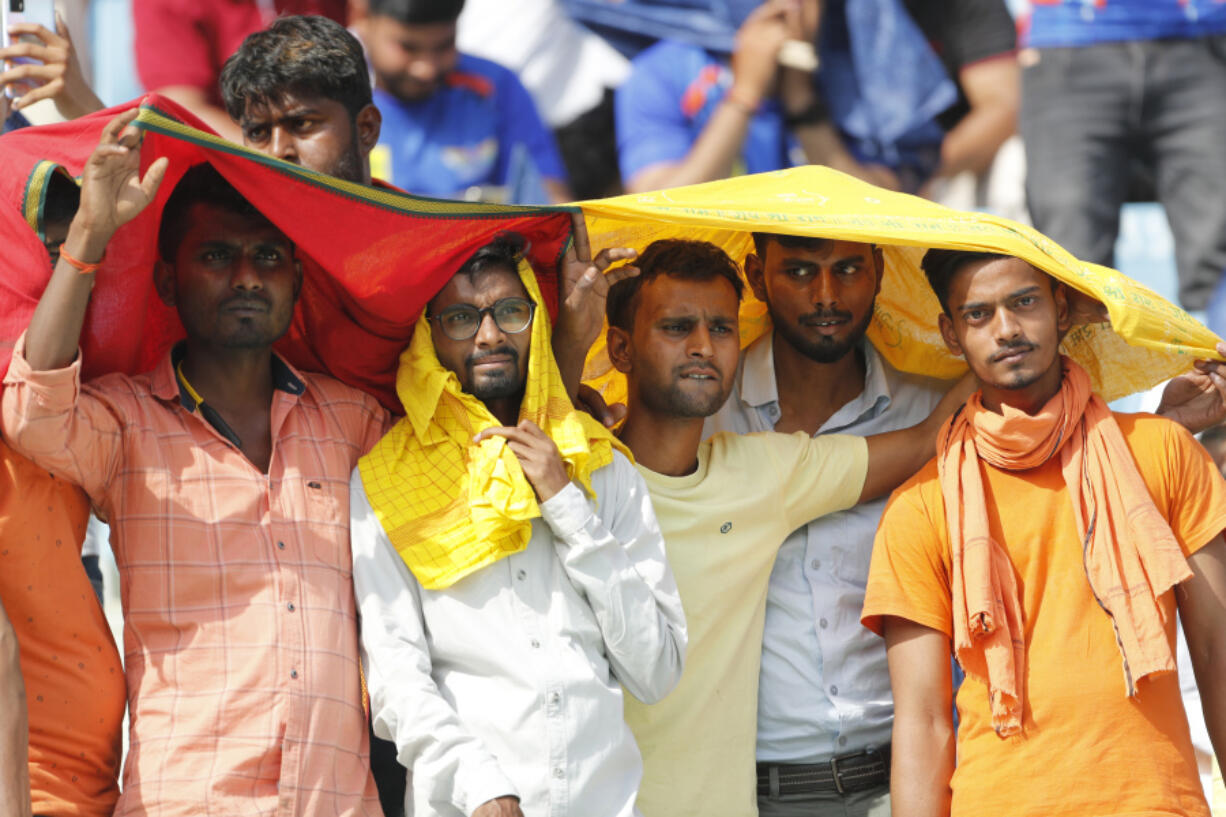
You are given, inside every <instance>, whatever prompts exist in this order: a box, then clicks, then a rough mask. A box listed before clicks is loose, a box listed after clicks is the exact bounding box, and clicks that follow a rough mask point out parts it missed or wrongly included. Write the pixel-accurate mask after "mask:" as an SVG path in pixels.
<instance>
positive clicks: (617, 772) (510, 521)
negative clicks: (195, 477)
mask: <svg viewBox="0 0 1226 817" xmlns="http://www.w3.org/2000/svg"><path fill="white" fill-rule="evenodd" d="M521 250H522V239H519V237H518V236H503V237H500V238H499V239H497V240H495V241H494V242H492V243H491V244H489V245H486V246H485V247H483V248H481V249H480V250H478V251H477V252H476V253H475V254H474V255H473V256H472V257H471V258H470V259H469V260H468V261H467V262H465V264H464V265H463V266H462V267H461V269H460V271H459V272H458V273H457V274H456V275H455V276H454V277H453V278H452V279H451V281H449V282H448V283H447V285H446V286H445V287H444V288H443V289H442V291H440V292H439V294H438V295H436V296H435V297H434V299H433V300H432V301H431V302H430V304H429V306H428V307H427V310H426V315H425V319H423V320H420V321H418V324H417V327H416V329H415V330H414V337H413V340H412V342H411V343H410V345H409V348H408V349H407V350H406V351H405V353H404V354H403V355H402V356H401V363H400V370H399V372H398V375H397V391H398V393H399V395H400V398H401V401H402V403H403V404H404V409H405V417H404V419H402V420H401V421H400V422H399V423H397V424H396V425H395V426H394V427H393V428H392V429H391V430H390V431H389V432H388V434H387V435H386V436H385V437H384V438H383V440H381V441H380V442H379V443H378V444H377V445H376V446H375V448H374V449H372V451H371V452H370V453H369V454H368V455H367V456H366V457H363V458H362V460H361V463H360V464H359V467H358V468H357V469H355V470H354V473H353V478H352V480H351V482H350V496H351V500H352V502H353V505H352V506H351V514H352V537H351V541H352V546H353V579H354V589H355V593H356V597H357V600H358V608H359V611H358V612H359V617H360V620H361V631H362V632H361V639H362V655H363V663H364V668H365V671H366V682H367V686H368V688H369V690H370V697H371V714H372V718H373V722H374V727H375V732H376V734H378V735H379V736H381V737H384V738H387V739H390V740H391V741H393V742H394V743H395V744H396V748H397V754H398V757H399V760H400V762H401V763H402V764H404V765H405V766H406V767H408V769H409V770H410V771H411V772H412V774H411V780H412V786H411V791H410V793H409V794H408V795H407V797H406V806H408V808H406V811H408V812H409V813H413V814H417V815H448V817H450V816H451V815H460V814H464V815H469V814H471V815H473V817H490V816H491V815H495V816H496V815H509V816H511V817H522V815H523V814H525V813H526V814H552V815H576V817H580V816H585V815H597V814H599V815H620V816H621V817H631V815H633V814H635V813H636V812H635V811H634V802H635V797H636V794H637V792H638V787H639V782H640V779H641V777H642V761H641V759H640V756H639V752H638V749H637V748H636V746H635V743H634V739H633V737H632V735H631V734H630V731H629V729H628V728H627V726H626V724H625V722H624V720H623V716H622V711H623V705H624V701H623V692H622V689H623V687H624V688H625V690H626V691H628V692H629V693H630V694H631V695H633V696H634V697H636V698H638V699H640V700H642V701H644V702H654V701H657V700H659V699H660V698H661V697H663V696H664V695H665V694H666V693H668V692H669V691H670V690H671V689H672V688H673V686H674V685H675V684H676V683H677V680H678V679H679V678H680V676H681V666H682V655H683V652H684V648H685V642H686V630H685V620H684V616H683V613H682V608H681V601H680V598H679V596H678V593H677V587H676V583H675V581H674V579H673V575H672V572H671V570H670V569H669V567H668V562H667V561H666V559H665V555H664V543H663V539H662V537H661V535H660V530H659V526H658V525H657V523H656V518H655V514H654V513H653V511H652V508H651V503H650V501H649V499H648V494H647V487H646V485H645V483H644V481H643V478H642V477H641V476H639V474H638V472H637V471H636V470H635V468H634V467H633V466H632V465H631V464H630V461H629V459H627V457H626V456H625V455H624V453H623V452H624V448H622V446H621V444H620V442H618V441H617V440H615V439H614V438H613V436H612V435H611V434H610V433H609V432H608V431H607V430H606V429H605V428H604V427H603V426H601V425H600V424H599V423H597V422H596V421H594V420H592V419H591V418H590V417H588V416H587V415H586V414H584V413H582V412H576V411H575V410H574V407H573V406H572V405H571V402H570V400H569V399H568V398H567V395H566V390H565V388H564V386H563V384H562V379H561V375H560V373H559V371H558V367H557V364H556V363H555V361H554V358H553V355H552V353H551V352H550V349H549V326H548V316H547V315H546V313H545V310H543V309H540V308H539V306H540V304H541V300H540V292H539V289H538V288H537V285H536V281H535V278H534V276H533V273H532V271H531V269H530V268H529V267H528V266H527V264H526V263H525V262H523V260H522V258H521V257H520V252H521ZM603 263H604V264H605V265H607V258H606V259H605V261H604V262H603ZM618 274H619V273H610V276H609V278H610V280H611V279H612V278H614V276H616V275H618Z"/></svg>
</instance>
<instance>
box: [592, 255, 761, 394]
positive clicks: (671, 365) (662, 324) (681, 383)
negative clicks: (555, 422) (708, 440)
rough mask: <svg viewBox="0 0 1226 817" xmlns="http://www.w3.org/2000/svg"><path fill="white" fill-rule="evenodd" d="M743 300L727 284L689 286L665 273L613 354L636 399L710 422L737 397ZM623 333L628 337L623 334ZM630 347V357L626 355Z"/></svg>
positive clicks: (651, 285) (643, 296)
mask: <svg viewBox="0 0 1226 817" xmlns="http://www.w3.org/2000/svg"><path fill="white" fill-rule="evenodd" d="M739 308H740V302H739V300H738V299H737V296H736V291H735V290H734V289H733V288H732V284H731V283H730V282H728V281H727V280H725V279H723V278H715V279H712V280H709V281H690V280H684V279H679V278H672V277H670V276H668V275H661V276H659V277H657V278H654V279H652V280H651V281H648V282H647V283H646V284H644V285H643V287H642V289H640V290H639V293H638V296H637V306H636V308H635V310H634V326H633V328H632V330H631V332H630V333H629V337H628V338H626V340H628V342H625V343H622V342H617V341H616V339H614V338H613V337H612V336H613V335H614V334H615V333H621V332H622V330H619V329H613V330H610V344H611V348H610V353H611V355H612V354H614V350H613V348H612V346H613V344H616V346H617V347H618V349H617V354H616V356H615V359H614V363H615V364H616V365H617V367H618V369H620V370H621V371H623V372H625V373H626V375H627V377H628V379H629V382H630V389H631V392H632V393H633V394H637V396H638V399H639V400H640V401H641V402H642V404H643V405H644V406H646V407H647V408H649V409H651V410H653V411H654V412H656V413H657V414H659V415H661V416H664V417H684V418H694V417H709V416H711V415H712V414H714V413H715V412H717V411H719V409H720V406H722V405H723V404H724V402H725V401H726V400H727V399H728V395H729V394H730V393H731V391H732V379H733V377H734V375H735V374H736V366H737V361H738V360H739V358H740V353H741V344H740V333H739V331H738V325H737V313H738V312H739ZM622 334H623V335H624V334H625V333H622ZM623 349H624V352H622V351H621V350H623Z"/></svg>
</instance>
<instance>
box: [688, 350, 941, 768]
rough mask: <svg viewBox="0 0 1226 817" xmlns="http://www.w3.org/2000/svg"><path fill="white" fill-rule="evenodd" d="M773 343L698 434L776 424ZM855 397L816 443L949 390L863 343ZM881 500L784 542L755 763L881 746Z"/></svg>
mask: <svg viewBox="0 0 1226 817" xmlns="http://www.w3.org/2000/svg"><path fill="white" fill-rule="evenodd" d="M772 338H773V335H772V334H767V335H764V336H763V337H761V338H759V339H758V340H757V341H755V342H754V343H753V344H751V345H750V346H749V348H748V349H747V350H746V352H745V355H744V358H743V359H742V361H741V365H740V368H739V369H738V371H737V377H736V385H735V388H734V390H733V392H732V396H731V397H729V398H728V402H727V403H725V404H724V407H723V408H722V409H720V411H719V413H718V414H716V415H715V416H714V417H711V418H709V419H708V420H707V423H706V426H705V428H704V432H705V433H706V434H707V435H710V434H713V433H715V432H717V431H732V432H735V433H738V434H745V433H749V432H753V431H771V430H773V429H774V427H775V423H777V422H778V420H779V416H780V410H779V390H778V388H777V384H776V380H775V356H774V350H773V347H772ZM861 352H862V354H863V356H864V362H865V369H866V372H865V378H864V379H865V383H864V391H863V392H861V393H860V394H859V395H858V396H857V397H855V398H854V399H852V400H851V401H850V402H848V403H847V404H846V405H844V406H843V407H842V408H840V409H839V410H838V411H836V412H835V413H834V415H833V416H832V417H831V418H830V419H829V420H827V421H826V423H825V424H824V425H823V426H822V427H821V428H820V429H818V432H817V433H818V434H833V433H840V434H848V433H850V434H858V435H862V436H868V435H871V434H879V433H882V432H886V431H894V430H897V429H900V428H907V427H908V426H912V425H915V424H916V423H918V422H920V421H921V420H923V419H924V418H925V417H927V416H928V415H929V414H930V413H931V412H932V409H933V408H934V407H935V406H936V404H937V403H938V402H940V399H941V397H942V396H943V395H944V393H945V391H946V390H947V388H948V384H946V383H943V382H942V381H939V380H933V379H931V378H926V377H920V376H918V375H908V374H904V373H902V372H900V371H898V370H897V369H895V368H894V367H893V366H891V365H890V364H889V363H887V362H886V361H885V360H884V359H883V358H882V357H881V356H880V355H879V354H877V352H876V350H875V349H873V347H872V345H871V344H869V343H868V342H865V343H863V345H862V348H861ZM885 502H886V500H885V498H882V499H878V500H874V501H872V502H865V503H863V504H861V505H857V506H856V507H854V508H852V509H850V510H847V511H841V512H839V513H833V514H829V515H828V516H823V517H821V518H820V519H817V520H815V521H813V522H810V523H809V524H808V525H807V526H805V527H803V528H801V529H800V530H797V531H795V532H794V533H792V534H791V535H790V536H789V537H788V539H787V541H786V542H784V544H783V547H782V548H780V550H779V556H778V557H777V558H776V560H775V566H774V569H773V570H772V572H771V577H770V586H769V589H768V591H767V597H766V628H765V632H764V633H763V636H762V671H761V678H760V682H759V686H758V751H757V758H758V760H759V761H761V762H770V763H821V762H824V761H826V760H829V759H830V758H831V757H833V756H835V755H844V754H851V753H854V752H860V751H864V750H865V749H867V748H870V747H879V746H884V745H885V744H887V743H889V741H890V729H891V726H892V723H893V717H894V701H893V698H892V697H891V695H890V678H889V672H888V669H887V667H886V660H885V642H883V641H882V640H881V639H880V638H878V637H877V636H876V635H874V634H873V633H871V632H869V631H868V630H866V629H864V627H862V626H861V625H860V609H861V608H862V607H863V605H864V588H865V584H866V583H867V581H868V565H869V557H870V556H871V554H872V549H873V536H874V535H875V534H876V532H877V523H878V522H879V521H880V519H881V514H882V511H884V510H885Z"/></svg>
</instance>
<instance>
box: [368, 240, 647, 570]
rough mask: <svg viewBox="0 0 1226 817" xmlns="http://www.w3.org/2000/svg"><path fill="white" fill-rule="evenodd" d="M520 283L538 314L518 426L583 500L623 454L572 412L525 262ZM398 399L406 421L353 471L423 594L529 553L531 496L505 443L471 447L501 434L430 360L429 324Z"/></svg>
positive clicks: (405, 369)
mask: <svg viewBox="0 0 1226 817" xmlns="http://www.w3.org/2000/svg"><path fill="white" fill-rule="evenodd" d="M519 276H520V280H521V281H523V283H524V288H525V289H527V291H528V294H529V296H530V297H531V298H532V300H533V301H534V302H535V303H536V305H537V306H538V309H537V311H536V317H535V318H534V319H533V321H532V330H531V331H532V339H531V346H530V352H529V358H528V382H527V384H526V387H525V390H524V400H523V404H522V405H521V407H520V417H521V418H526V419H530V420H532V421H533V422H534V423H536V424H537V425H538V426H540V427H541V429H542V430H543V431H544V432H545V433H546V434H548V435H549V437H550V438H551V439H552V440H553V441H554V442H555V443H556V444H557V446H558V449H559V451H560V452H561V454H562V458H563V461H564V462H565V463H566V466H567V470H568V471H569V473H570V476H571V478H572V479H575V480H578V481H579V483H580V484H581V485H582V486H583V487H584V489H586V490H587V492H588V494H589V495H591V493H592V491H591V473H592V472H593V471H595V470H596V469H597V468H600V467H601V466H604V465H608V464H609V463H610V462H612V460H613V447H614V446H617V448H618V449H619V450H620V451H622V452H623V453H624V454H625V455H626V456H627V457H629V456H630V452H629V450H627V449H626V448H625V446H623V445H622V444H621V443H620V442H619V441H618V440H617V439H616V438H615V437H614V436H613V435H612V434H610V433H609V431H608V430H607V429H605V428H604V427H603V426H601V425H600V424H599V423H597V422H596V421H595V420H593V419H592V418H591V417H589V416H588V415H587V414H585V413H584V412H579V411H575V409H574V407H573V406H572V405H571V402H570V399H569V398H568V397H567V395H566V389H565V387H564V386H563V385H562V376H561V374H560V373H559V372H558V366H557V363H555V362H554V359H553V353H552V352H551V350H550V346H549V317H548V314H547V313H546V311H545V309H544V308H543V303H544V302H543V300H542V298H541V292H540V288H539V287H538V285H537V282H536V276H535V275H534V273H533V272H532V268H531V267H530V266H529V265H528V263H527V262H526V261H521V262H520V265H519ZM396 391H397V393H398V394H399V395H400V400H401V402H402V403H403V405H404V409H405V417H404V419H402V420H400V421H399V422H398V423H397V424H396V425H395V426H394V427H393V428H392V430H391V431H390V432H388V434H387V436H386V437H384V438H383V440H382V441H381V442H380V443H379V444H378V445H376V446H375V447H374V449H373V450H371V452H370V453H369V454H367V455H366V456H365V457H363V458H362V461H361V466H360V467H361V472H362V485H363V487H364V488H365V489H366V495H367V496H368V497H369V498H370V504H371V506H372V507H373V508H374V511H375V515H376V516H377V517H378V519H379V521H380V523H382V525H383V529H384V530H385V531H387V535H388V538H389V539H390V540H391V542H392V544H393V545H395V546H396V549H397V551H399V553H400V556H401V558H403V559H404V561H405V564H407V565H408V566H409V569H410V570H412V571H413V575H414V576H415V577H416V578H417V580H418V581H419V582H420V583H421V585H422V586H423V587H425V588H427V589H430V590H437V589H441V588H445V587H450V586H451V585H452V584H454V583H455V582H457V581H459V580H460V579H462V578H464V577H465V576H467V575H469V574H470V573H472V572H473V571H475V570H479V569H480V568H482V567H484V566H486V565H488V564H491V563H493V562H495V561H497V560H498V559H501V558H503V557H505V556H509V555H511V554H512V553H518V552H520V551H522V550H523V549H524V548H525V547H527V544H528V539H529V537H530V536H531V533H532V519H533V518H534V517H537V516H540V513H541V512H540V508H539V507H538V506H537V503H536V495H535V494H534V492H533V490H532V486H531V485H530V484H529V482H528V480H527V478H526V477H525V476H524V473H523V470H522V469H521V468H520V466H519V460H518V459H516V457H515V454H513V453H512V452H511V450H510V448H508V447H507V445H506V441H505V440H504V439H503V438H502V437H493V438H490V439H487V440H483V441H482V442H481V443H480V444H479V445H474V444H473V442H472V438H473V436H474V435H475V434H477V433H478V432H479V431H481V430H482V429H485V428H490V427H492V426H499V425H502V424H501V423H500V422H499V421H498V420H497V419H496V418H495V417H494V415H493V414H491V413H490V411H489V409H487V408H486V407H485V405H484V404H483V403H482V402H481V401H480V400H477V399H476V398H474V397H472V396H471V395H468V394H465V393H464V392H463V390H462V389H461V388H460V382H459V380H458V379H457V378H456V376H455V374H454V373H453V372H451V371H449V370H447V369H445V368H444V367H443V365H442V364H441V363H439V360H438V356H437V355H436V354H435V353H434V341H433V339H432V337H431V333H430V321H428V320H418V321H417V327H416V330H415V331H414V333H413V340H412V342H411V343H410V344H409V348H408V349H406V350H405V352H404V354H403V355H402V356H401V358H400V371H399V372H398V373H397V376H396Z"/></svg>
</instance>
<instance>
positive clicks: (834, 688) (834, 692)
mask: <svg viewBox="0 0 1226 817" xmlns="http://www.w3.org/2000/svg"><path fill="white" fill-rule="evenodd" d="M830 694H831V695H838V694H839V688H838V687H837V686H833V685H832V686H831V687H830Z"/></svg>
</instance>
